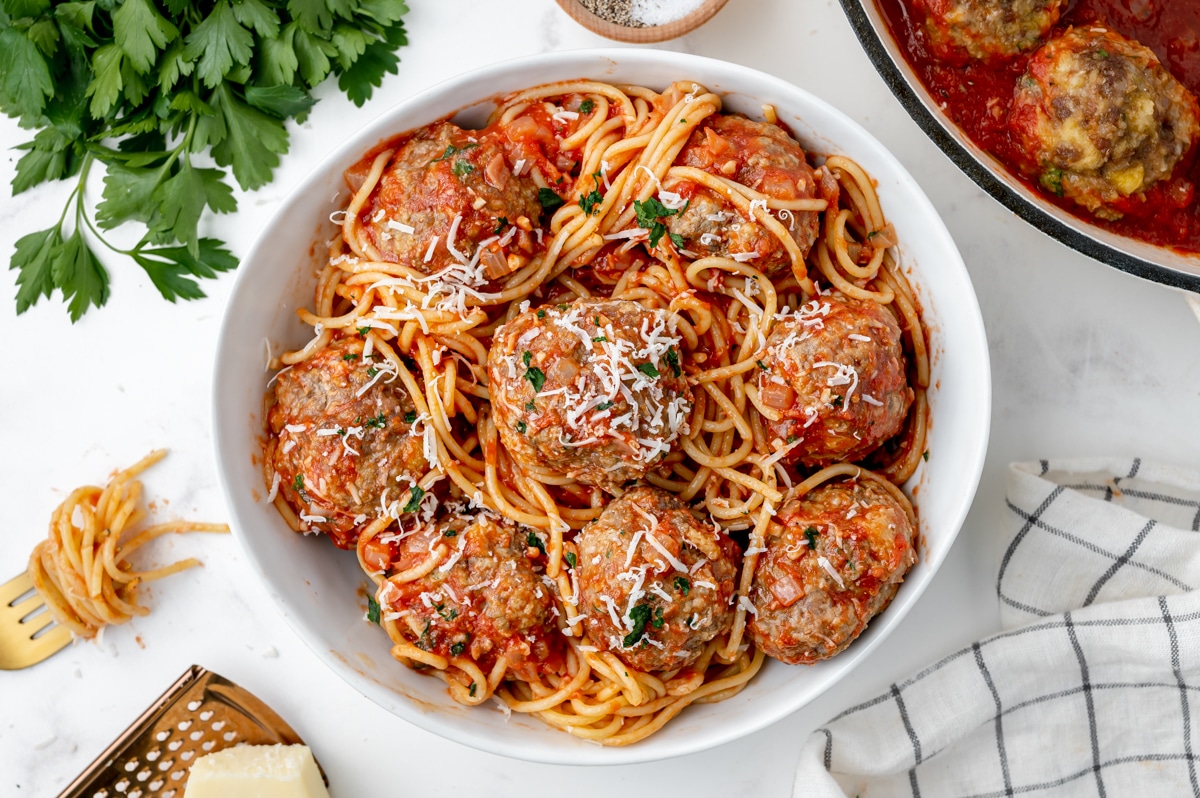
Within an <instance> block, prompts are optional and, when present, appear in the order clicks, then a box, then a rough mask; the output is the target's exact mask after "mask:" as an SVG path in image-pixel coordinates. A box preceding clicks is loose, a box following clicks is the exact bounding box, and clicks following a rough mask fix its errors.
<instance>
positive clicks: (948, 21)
mask: <svg viewBox="0 0 1200 798" xmlns="http://www.w3.org/2000/svg"><path fill="white" fill-rule="evenodd" d="M918 5H920V6H921V7H922V8H923V10H924V12H925V29H926V31H927V32H928V33H929V44H930V47H931V48H932V49H933V53H934V55H935V56H937V57H938V58H939V59H941V60H942V61H947V62H950V63H953V64H963V63H966V62H968V61H970V60H971V59H977V60H983V61H997V60H1001V59H1004V58H1010V57H1012V56H1014V55H1017V54H1019V53H1023V52H1026V51H1028V50H1032V49H1033V48H1035V47H1037V46H1038V43H1039V42H1040V41H1041V40H1042V38H1043V37H1044V36H1045V35H1046V34H1047V33H1049V32H1050V28H1052V27H1054V23H1056V22H1058V17H1059V14H1061V13H1062V7H1063V6H1064V5H1066V3H1065V2H1064V0H918Z"/></svg>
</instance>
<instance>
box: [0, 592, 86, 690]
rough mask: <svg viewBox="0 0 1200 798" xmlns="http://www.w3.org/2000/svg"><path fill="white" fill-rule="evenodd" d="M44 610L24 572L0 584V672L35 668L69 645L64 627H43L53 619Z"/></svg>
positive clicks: (38, 596)
mask: <svg viewBox="0 0 1200 798" xmlns="http://www.w3.org/2000/svg"><path fill="white" fill-rule="evenodd" d="M45 607H46V602H44V601H43V600H42V597H41V596H40V595H38V593H37V591H35V590H34V589H33V582H32V581H31V580H30V578H29V574H27V573H22V574H20V575H19V576H17V577H15V578H13V579H10V580H8V581H7V582H5V583H4V584H3V585H0V670H5V671H18V670H20V669H21V668H28V667H29V666H30V665H36V664H38V663H39V662H41V661H42V660H44V659H47V658H48V657H50V656H52V655H54V654H56V653H57V652H59V651H61V650H62V648H63V646H65V645H66V644H67V643H70V642H71V632H70V630H69V629H67V627H65V626H61V625H59V624H55V625H54V626H53V627H51V628H47V627H50V624H51V623H52V622H53V621H54V618H53V617H52V616H51V615H50V611H49V610H47V609H45ZM39 610H42V611H41V612H39Z"/></svg>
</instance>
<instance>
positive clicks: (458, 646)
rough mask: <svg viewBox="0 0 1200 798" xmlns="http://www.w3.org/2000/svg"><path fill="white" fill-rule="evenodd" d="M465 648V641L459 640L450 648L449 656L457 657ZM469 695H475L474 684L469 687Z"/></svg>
mask: <svg viewBox="0 0 1200 798" xmlns="http://www.w3.org/2000/svg"><path fill="white" fill-rule="evenodd" d="M466 647H467V641H465V640H459V641H458V642H456V643H454V644H453V645H452V646H450V656H452V657H457V656H458V655H459V654H461V653H463V649H465V648H466ZM471 695H475V685H474V684H472V685H471Z"/></svg>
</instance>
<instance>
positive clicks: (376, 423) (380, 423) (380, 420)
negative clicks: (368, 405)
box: [367, 413, 387, 429]
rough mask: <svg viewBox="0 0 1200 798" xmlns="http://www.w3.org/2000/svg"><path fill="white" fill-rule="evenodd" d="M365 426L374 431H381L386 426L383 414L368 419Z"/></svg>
mask: <svg viewBox="0 0 1200 798" xmlns="http://www.w3.org/2000/svg"><path fill="white" fill-rule="evenodd" d="M367 426H368V427H374V428H375V429H383V428H384V427H386V426H387V416H385V415H384V414H383V413H380V414H379V415H377V416H375V418H368V419H367Z"/></svg>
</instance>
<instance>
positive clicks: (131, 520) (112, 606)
mask: <svg viewBox="0 0 1200 798" xmlns="http://www.w3.org/2000/svg"><path fill="white" fill-rule="evenodd" d="M166 454H167V452H166V450H165V449H156V450H155V451H153V452H151V453H150V454H148V455H146V456H145V457H143V458H142V459H141V460H139V461H138V462H137V463H136V464H134V465H133V466H130V467H129V468H127V469H125V470H123V471H120V472H118V473H117V475H116V476H115V477H113V479H112V481H111V482H109V483H108V485H106V486H105V487H104V488H99V487H95V486H92V485H86V486H84V487H81V488H76V489H75V490H74V491H72V492H71V495H70V496H68V497H67V499H66V501H64V502H63V503H62V504H60V505H59V506H58V507H57V508H56V509H55V510H54V514H53V515H52V516H51V518H50V535H49V538H48V539H46V540H44V541H42V542H40V543H38V544H37V546H35V547H34V549H33V554H32V555H30V557H29V569H28V570H29V576H30V579H32V580H33V586H34V588H35V589H36V590H37V592H38V594H39V595H41V597H42V598H43V600H45V602H46V606H47V608H48V609H49V611H50V614H51V615H52V616H53V617H54V620H55V621H57V622H58V623H60V624H62V625H63V626H66V627H67V628H68V629H70V630H71V633H72V634H73V635H75V636H76V637H83V638H88V639H90V638H93V637H95V636H96V635H97V634H98V633H99V632H100V631H102V630H103V628H104V627H105V626H107V625H109V624H121V623H126V622H127V621H129V620H131V619H132V618H133V616H135V615H148V614H149V613H150V610H149V608H147V607H145V606H143V605H141V604H139V603H138V601H137V589H138V586H139V585H141V584H142V583H144V582H150V581H152V580H155V579H161V578H163V577H164V576H170V575H171V574H173V573H177V572H179V571H182V570H185V569H187V568H191V567H193V566H196V565H200V561H199V560H197V559H195V558H193V557H189V558H187V559H185V560H180V561H179V562H176V563H172V564H171V565H167V566H163V567H162V568H154V569H151V570H148V571H134V570H131V568H130V566H129V563H128V562H126V560H127V558H128V557H129V555H131V554H132V553H133V552H134V551H136V550H137V549H138V548H140V547H141V546H142V545H143V544H145V543H148V542H149V541H151V540H153V539H154V538H156V537H159V536H161V535H165V534H167V533H168V532H228V531H229V527H228V526H226V525H225V524H199V523H193V522H191V521H170V522H167V523H163V524H155V525H153V526H148V527H145V528H144V529H142V530H140V531H138V532H136V533H134V534H132V536H131V537H125V536H126V534H127V533H132V531H133V529H134V527H136V526H137V525H138V524H139V523H140V522H141V521H142V519H144V518H145V517H146V512H145V510H143V509H142V508H140V507H138V502H139V499H140V498H141V495H142V483H141V482H140V481H139V480H138V479H137V476H138V475H139V474H141V473H142V472H143V471H145V470H146V469H147V468H149V467H150V466H152V465H154V464H155V463H157V462H158V461H159V460H161V459H163V457H165V456H166ZM122 537H125V540H122Z"/></svg>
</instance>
